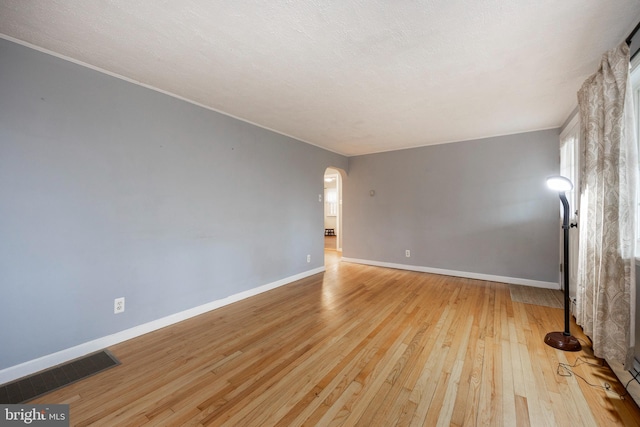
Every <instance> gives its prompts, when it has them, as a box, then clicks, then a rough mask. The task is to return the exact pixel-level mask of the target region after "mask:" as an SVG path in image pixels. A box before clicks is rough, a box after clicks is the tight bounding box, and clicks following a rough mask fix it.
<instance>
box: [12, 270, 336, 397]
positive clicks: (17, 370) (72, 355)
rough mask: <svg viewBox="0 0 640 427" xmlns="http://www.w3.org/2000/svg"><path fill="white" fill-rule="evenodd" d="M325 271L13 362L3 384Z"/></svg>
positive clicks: (270, 284)
mask: <svg viewBox="0 0 640 427" xmlns="http://www.w3.org/2000/svg"><path fill="white" fill-rule="evenodd" d="M323 271H325V268H324V266H323V267H318V268H314V269H313V270H308V271H305V272H302V273H300V274H296V275H293V276H289V277H285V278H284V279H281V280H278V281H275V282H272V283H268V284H266V285H262V286H259V287H257V288H253V289H249V290H247V291H243V292H239V293H237V294H234V295H230V296H228V297H226V298H222V299H219V300H215V301H211V302H208V303H206V304H203V305H200V306H197V307H194V308H190V309H188V310H184V311H181V312H179V313H175V314H171V315H169V316H166V317H163V318H160V319H157V320H153V321H151V322H148V323H144V324H142V325H138V326H134V327H133V328H129V329H125V330H124V331H120V332H117V333H115V334H113V335H107V336H105V337H102V338H98V339H95V340H93V341H89V342H85V343H83V344H80V345H77V346H75V347H71V348H67V349H64V350H61V351H58V352H56V353H52V354H48V355H46V356H42V357H39V358H37V359H33V360H29V361H27V362H24V363H20V364H19V365H15V366H10V367H8V368H5V369H2V370H0V384H4V383H7V382H10V381H13V380H16V379H18V378H22V377H24V376H26V375H31V374H33V373H35V372H39V371H42V370H44V369H48V368H50V367H52V366H56V365H59V364H61V363H65V362H67V361H69V360H73V359H77V358H78V357H82V356H85V355H87V354H90V353H93V352H95V351H98V350H101V349H103V348H107V347H110V346H112V345H115V344H118V343H121V342H123V341H127V340H130V339H131V338H135V337H139V336H140V335H144V334H147V333H149V332H153V331H155V330H158V329H160V328H164V327H166V326H169V325H173V324H175V323H178V322H182V321H183V320H187V319H190V318H192V317H195V316H198V315H200V314H203V313H206V312H208V311H211V310H215V309H216V308H220V307H223V306H225V305H229V304H232V303H234V302H237V301H240V300H243V299H246V298H249V297H252V296H255V295H258V294H260V293H263V292H266V291H270V290H272V289H275V288H278V287H280V286H283V285H286V284H289V283H292V282H295V281H296V280H300V279H304V278H305V277H309V276H313V275H314V274H318V273H322V272H323Z"/></svg>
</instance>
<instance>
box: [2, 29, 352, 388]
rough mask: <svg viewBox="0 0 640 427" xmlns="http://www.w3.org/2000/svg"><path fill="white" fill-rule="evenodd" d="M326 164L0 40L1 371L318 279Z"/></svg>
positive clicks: (286, 144)
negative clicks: (219, 303) (260, 291)
mask: <svg viewBox="0 0 640 427" xmlns="http://www.w3.org/2000/svg"><path fill="white" fill-rule="evenodd" d="M328 166H335V167H339V168H342V169H345V170H346V169H347V158H346V157H343V156H340V155H337V154H334V153H331V152H328V151H326V150H323V149H320V148H317V147H314V146H311V145H308V144H305V143H302V142H300V141H297V140H294V139H291V138H288V137H285V136H282V135H279V134H276V133H273V132H270V131H267V130H264V129H262V128H259V127H256V126H253V125H251V124H248V123H245V122H242V121H239V120H236V119H233V118H230V117H227V116H224V115H221V114H218V113H216V112H213V111H210V110H207V109H204V108H201V107H198V106H196V105H193V104H190V103H187V102H184V101H181V100H179V99H176V98H173V97H170V96H167V95H164V94H161V93H158V92H155V91H153V90H150V89H146V88H143V87H141V86H137V85H134V84H131V83H128V82H125V81H123V80H119V79H117V78H114V77H111V76H108V75H105V74H102V73H99V72H96V71H93V70H90V69H87V68H84V67H82V66H79V65H76V64H73V63H71V62H67V61H65V60H62V59H59V58H56V57H53V56H49V55H47V54H44V53H41V52H38V51H35V50H32V49H29V48H26V47H24V46H20V45H17V44H14V43H11V42H9V41H6V40H0V289H1V292H2V302H3V304H2V310H0V325H2V327H0V370H2V369H3V368H7V367H11V366H14V365H17V364H20V363H23V362H26V361H30V360H32V359H35V358H39V357H41V356H45V355H48V354H50V353H53V352H58V351H60V350H64V349H67V348H70V347H73V346H77V345H79V344H82V343H84V342H87V341H90V340H95V339H97V338H100V337H103V336H107V335H109V334H114V333H116V332H118V331H123V330H126V329H128V328H132V327H135V326H137V325H141V324H144V323H145V322H150V321H153V320H154V319H159V318H162V317H164V316H169V315H172V314H174V313H177V312H180V311H183V310H187V309H190V308H192V307H196V306H200V305H202V304H205V303H207V302H210V301H215V300H219V299H223V298H225V297H228V296H230V295H234V294H237V293H240V292H243V291H246V290H250V289H253V288H256V287H259V286H262V285H265V284H269V283H272V282H275V281H279V280H282V279H285V278H288V277H291V276H295V275H299V274H303V273H305V272H309V271H313V270H314V269H316V270H317V269H321V268H323V259H324V257H323V229H324V225H323V203H322V201H319V200H318V196H319V195H321V194H322V193H323V175H324V171H325V169H326V168H327V167H328ZM307 254H310V255H311V263H307V259H306V258H307ZM116 297H125V298H126V310H125V312H124V313H122V314H118V315H114V314H113V304H114V301H113V300H114V298H116ZM0 382H1V381H0Z"/></svg>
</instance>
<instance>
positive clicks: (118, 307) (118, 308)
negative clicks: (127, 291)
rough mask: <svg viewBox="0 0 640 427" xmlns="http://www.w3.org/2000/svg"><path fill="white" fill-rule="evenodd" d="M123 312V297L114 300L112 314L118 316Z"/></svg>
mask: <svg viewBox="0 0 640 427" xmlns="http://www.w3.org/2000/svg"><path fill="white" fill-rule="evenodd" d="M123 312H124V297H121V298H116V299H114V300H113V314H120V313H123Z"/></svg>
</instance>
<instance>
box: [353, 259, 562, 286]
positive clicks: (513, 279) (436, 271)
mask: <svg viewBox="0 0 640 427" xmlns="http://www.w3.org/2000/svg"><path fill="white" fill-rule="evenodd" d="M342 261H344V262H353V263H356V264H366V265H373V266H376V267H387V268H396V269H399V270H411V271H420V272H422V273H432V274H441V275H444V276H454V277H464V278H467V279H478V280H486V281H489V282H500V283H509V284H512V285H524V286H533V287H535V288H544V289H560V284H559V283H555V282H542V281H539V280H531V279H521V278H518V277H505V276H494V275H491V274H481V273H469V272H466V271H455V270H443V269H441V268H431V267H423V266H420V265H406V264H395V263H391V262H381V261H370V260H366V259H356V258H345V257H342Z"/></svg>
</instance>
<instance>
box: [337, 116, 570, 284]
mask: <svg viewBox="0 0 640 427" xmlns="http://www.w3.org/2000/svg"><path fill="white" fill-rule="evenodd" d="M558 156H559V154H558V130H557V129H555V130H545V131H538V132H530V133H523V134H518V135H510V136H501V137H495V138H487V139H482V140H475V141H465V142H457V143H451V144H443V145H436V146H429V147H422V148H415V149H407V150H401V151H393V152H387V153H379V154H371V155H364V156H356V157H351V158H349V177H348V179H347V180H345V185H344V212H345V216H344V256H345V257H347V258H351V259H354V260H359V261H363V260H364V261H366V262H374V263H378V264H379V263H390V264H396V265H399V266H414V267H416V266H417V267H426V268H430V269H442V270H448V271H451V272H461V273H474V274H482V275H492V276H499V277H501V278H515V279H524V281H534V282H535V281H537V282H541V283H540V284H541V285H542V286H545V285H549V287H553V286H552V285H554V286H557V284H558V278H559V271H558V270H559V268H558V266H559V233H560V223H559V216H560V202H559V199H558V195H557V193H553V192H551V191H549V190H548V189H547V188H546V185H545V178H546V177H547V176H549V175H555V174H558V171H559V158H558ZM371 190H373V191H375V194H374V195H373V196H371V195H370V191H371ZM407 249H408V250H410V251H411V256H410V257H409V258H407V257H406V256H405V250H407ZM516 282H518V281H517V280H516Z"/></svg>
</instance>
